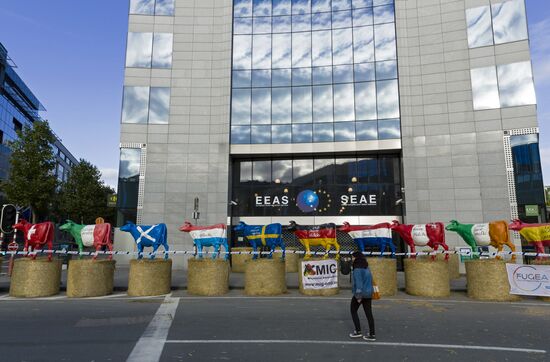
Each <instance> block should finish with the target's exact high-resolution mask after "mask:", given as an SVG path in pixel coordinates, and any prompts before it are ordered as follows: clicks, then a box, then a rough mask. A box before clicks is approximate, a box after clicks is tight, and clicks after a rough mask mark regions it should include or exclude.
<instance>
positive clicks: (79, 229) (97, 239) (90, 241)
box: [59, 220, 113, 259]
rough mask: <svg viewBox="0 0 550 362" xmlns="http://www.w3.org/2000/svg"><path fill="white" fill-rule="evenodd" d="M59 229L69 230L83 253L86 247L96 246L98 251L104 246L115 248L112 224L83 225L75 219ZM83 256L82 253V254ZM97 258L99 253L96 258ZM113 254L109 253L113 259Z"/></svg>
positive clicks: (110, 248)
mask: <svg viewBox="0 0 550 362" xmlns="http://www.w3.org/2000/svg"><path fill="white" fill-rule="evenodd" d="M59 230H63V231H67V232H68V233H69V234H71V236H72V237H73V238H74V241H75V242H76V244H77V245H78V251H79V252H80V253H82V251H83V249H84V247H85V246H86V247H94V248H95V250H96V251H100V250H101V249H102V248H103V247H104V246H105V247H107V248H108V249H109V251H112V250H113V240H112V239H111V224H108V223H105V224H95V225H81V224H77V223H75V222H74V221H71V220H67V222H66V223H65V224H63V225H61V226H60V227H59ZM81 257H82V255H81ZM96 258H97V253H96V255H94V259H96ZM112 258H113V255H112V254H111V255H109V259H112Z"/></svg>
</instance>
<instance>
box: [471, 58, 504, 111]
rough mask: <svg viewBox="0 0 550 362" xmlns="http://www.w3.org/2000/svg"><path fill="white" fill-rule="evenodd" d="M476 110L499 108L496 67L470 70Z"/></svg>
mask: <svg viewBox="0 0 550 362" xmlns="http://www.w3.org/2000/svg"><path fill="white" fill-rule="evenodd" d="M470 75H471V80H472V97H473V103H474V109H475V110H479V109H491V108H499V107H500V101H499V97H498V85H497V74H496V70H495V67H485V68H476V69H471V70H470Z"/></svg>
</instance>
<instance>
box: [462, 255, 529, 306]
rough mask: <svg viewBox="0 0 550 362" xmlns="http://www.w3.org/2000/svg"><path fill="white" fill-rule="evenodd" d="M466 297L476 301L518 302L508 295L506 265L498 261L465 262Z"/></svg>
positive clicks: (508, 285) (513, 296)
mask: <svg viewBox="0 0 550 362" xmlns="http://www.w3.org/2000/svg"><path fill="white" fill-rule="evenodd" d="M465 264H466V279H467V284H468V297H470V298H473V299H478V300H491V301H495V302H509V301H514V300H519V299H520V297H518V296H517V295H513V294H510V284H509V282H508V274H507V272H506V263H505V262H504V261H503V260H498V259H477V260H467V261H466V262H465Z"/></svg>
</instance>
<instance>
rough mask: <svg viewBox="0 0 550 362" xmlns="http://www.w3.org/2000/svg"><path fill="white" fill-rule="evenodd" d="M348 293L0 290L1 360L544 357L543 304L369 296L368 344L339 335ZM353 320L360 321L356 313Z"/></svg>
mask: <svg viewBox="0 0 550 362" xmlns="http://www.w3.org/2000/svg"><path fill="white" fill-rule="evenodd" d="M348 293H349V291H347V290H343V291H342V292H341V294H340V295H338V296H336V297H330V298H313V297H303V296H301V295H300V294H299V293H298V292H297V291H296V290H291V291H290V292H289V293H288V294H287V295H285V296H282V297H273V298H251V297H245V296H243V295H242V294H243V293H242V290H240V289H236V290H231V291H230V293H229V294H228V295H227V296H224V297H214V298H206V297H192V296H189V295H187V293H186V292H185V291H183V290H177V291H174V292H173V293H172V294H171V295H169V296H166V297H155V298H129V297H127V296H126V295H125V294H123V293H118V294H114V295H112V296H108V297H101V298H88V299H67V298H66V297H64V296H63V295H60V296H56V297H51V298H43V299H33V300H22V299H13V298H10V297H8V296H6V295H1V296H0V326H1V329H0V337H1V338H0V341H1V343H0V345H1V346H0V348H1V358H0V359H1V360H2V361H49V360H51V361H125V360H128V361H158V360H161V361H208V360H233V361H260V360H261V361H364V360H367V359H368V360H375V361H377V360H384V361H441V360H444V361H465V360H469V361H528V360H534V361H548V360H550V355H549V353H550V344H549V343H548V338H549V336H550V334H549V332H548V326H549V322H550V303H544V302H539V301H537V300H536V299H529V300H524V301H521V302H518V303H488V302H475V301H472V300H469V299H467V298H466V297H465V296H464V294H463V293H453V295H452V297H451V298H449V299H441V300H428V299H422V298H416V297H410V296H407V295H406V294H404V293H402V292H399V293H398V295H397V296H396V297H391V298H385V299H382V300H380V301H376V302H375V303H374V316H375V320H376V335H377V341H376V342H366V341H362V340H361V341H355V340H351V339H349V338H348V333H349V332H350V331H351V330H352V329H353V325H352V323H351V319H350V316H349V300H348ZM362 318H363V319H362V323H363V324H364V325H363V327H366V321H365V318H364V316H362Z"/></svg>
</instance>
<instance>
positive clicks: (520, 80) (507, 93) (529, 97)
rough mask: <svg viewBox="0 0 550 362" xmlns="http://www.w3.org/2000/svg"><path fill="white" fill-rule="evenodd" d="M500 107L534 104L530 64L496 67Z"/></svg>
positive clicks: (521, 63)
mask: <svg viewBox="0 0 550 362" xmlns="http://www.w3.org/2000/svg"><path fill="white" fill-rule="evenodd" d="M497 76H498V89H499V94H500V105H501V107H512V106H521V105H526V104H536V103H537V99H536V97H535V86H534V85H533V75H532V74H531V62H520V63H512V64H505V65H499V66H497Z"/></svg>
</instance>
